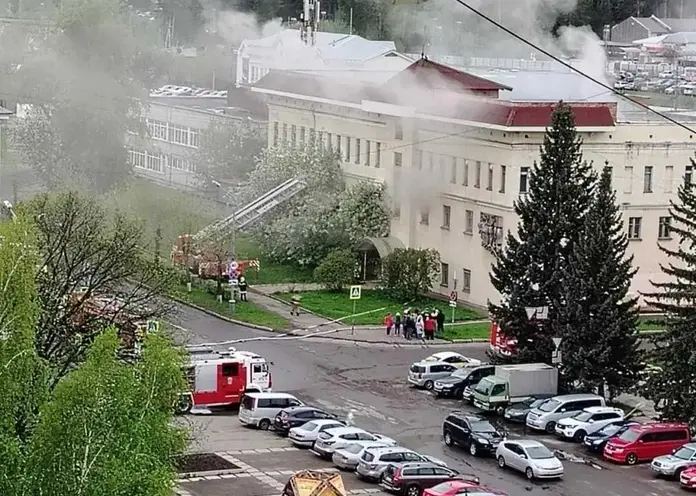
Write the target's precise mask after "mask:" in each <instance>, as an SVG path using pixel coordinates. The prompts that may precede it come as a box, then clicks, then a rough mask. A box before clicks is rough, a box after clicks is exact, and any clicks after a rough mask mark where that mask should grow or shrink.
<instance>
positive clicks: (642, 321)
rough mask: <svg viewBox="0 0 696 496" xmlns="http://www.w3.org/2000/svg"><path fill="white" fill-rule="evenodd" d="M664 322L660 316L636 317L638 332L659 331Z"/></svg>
mask: <svg viewBox="0 0 696 496" xmlns="http://www.w3.org/2000/svg"><path fill="white" fill-rule="evenodd" d="M664 328H665V321H664V318H663V317H662V316H661V315H641V316H640V317H638V332H646V331H661V330H664Z"/></svg>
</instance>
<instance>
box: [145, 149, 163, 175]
mask: <svg viewBox="0 0 696 496" xmlns="http://www.w3.org/2000/svg"><path fill="white" fill-rule="evenodd" d="M145 168H146V169H147V170H150V171H153V172H163V167H162V156H161V155H150V154H149V153H148V154H147V162H146V163H145Z"/></svg>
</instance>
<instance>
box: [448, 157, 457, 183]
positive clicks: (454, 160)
mask: <svg viewBox="0 0 696 496" xmlns="http://www.w3.org/2000/svg"><path fill="white" fill-rule="evenodd" d="M450 183H452V184H457V157H452V164H451V165H450Z"/></svg>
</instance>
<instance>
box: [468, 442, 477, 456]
mask: <svg viewBox="0 0 696 496" xmlns="http://www.w3.org/2000/svg"><path fill="white" fill-rule="evenodd" d="M469 454H470V455H471V456H477V455H478V446H476V443H475V442H473V441H472V442H471V444H470V445H469Z"/></svg>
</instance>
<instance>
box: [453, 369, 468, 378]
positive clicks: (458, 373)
mask: <svg viewBox="0 0 696 496" xmlns="http://www.w3.org/2000/svg"><path fill="white" fill-rule="evenodd" d="M469 374H471V369H467V368H464V369H457V370H455V371H454V372H452V377H457V378H459V379H466V378H467V377H469Z"/></svg>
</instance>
